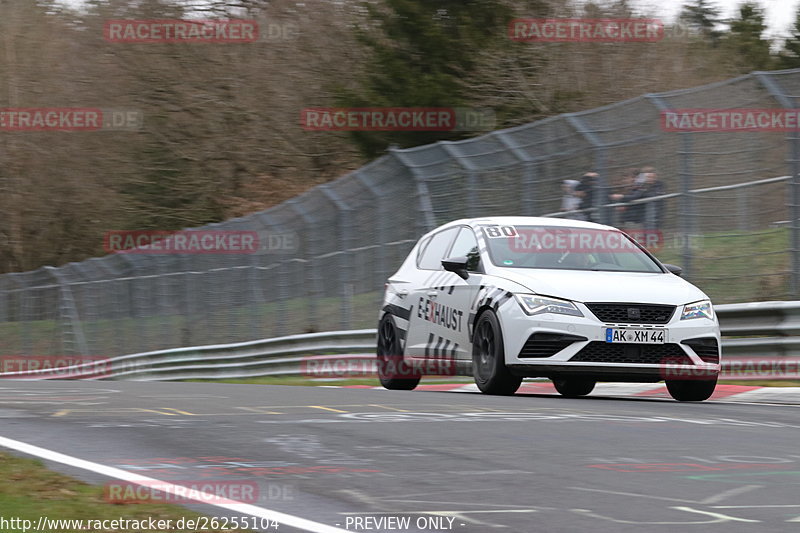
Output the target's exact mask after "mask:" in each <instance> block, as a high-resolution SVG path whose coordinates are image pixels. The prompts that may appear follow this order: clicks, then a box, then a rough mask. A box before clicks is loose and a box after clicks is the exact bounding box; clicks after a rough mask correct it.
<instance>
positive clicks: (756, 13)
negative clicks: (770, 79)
mask: <svg viewBox="0 0 800 533" xmlns="http://www.w3.org/2000/svg"><path fill="white" fill-rule="evenodd" d="M766 29H767V25H766V23H765V22H764V10H763V9H762V8H761V6H760V5H759V4H758V3H756V2H752V1H747V2H744V3H743V4H741V5H740V6H739V15H738V17H737V18H734V19H732V20H731V21H730V32H729V33H728V34H727V35H726V37H725V39H726V42H727V45H728V47H729V49H730V50H731V52H732V53H733V54H735V55H736V60H737V61H738V63H740V64H741V66H742V67H743V69H744V70H745V71H749V70H769V69H771V68H772V66H773V64H774V61H773V57H772V55H771V53H770V42H769V40H768V39H766V38H764V32H765V31H766Z"/></svg>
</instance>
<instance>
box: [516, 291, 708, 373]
mask: <svg viewBox="0 0 800 533" xmlns="http://www.w3.org/2000/svg"><path fill="white" fill-rule="evenodd" d="M574 303H575V305H576V306H577V307H578V309H579V310H580V311H581V313H583V316H582V317H576V316H567V315H560V314H554V313H543V314H539V315H534V316H530V315H527V314H526V313H525V312H524V311H523V310H522V308H521V307H520V306H519V305H516V304H514V305H508V306H506V307H505V308H504V309H503V313H501V315H500V323H501V326H502V329H503V340H504V345H505V352H506V365H507V366H508V367H509V368H510V369H511V370H512V372H514V373H516V374H519V375H524V376H529V377H552V376H556V375H573V376H593V377H596V378H599V379H603V378H606V379H609V380H613V381H659V380H662V379H704V378H705V379H710V378H713V377H714V376H716V375H717V374H718V373H719V371H720V364H719V359H718V362H717V363H712V362H706V361H704V360H703V359H702V358H701V357H700V355H698V353H697V352H696V351H695V349H694V348H693V347H691V346H690V345H689V344H685V343H684V342H685V341H690V340H692V339H711V338H713V339H716V342H717V346H718V347H721V339H720V332H719V323H718V322H717V320H716V319H707V318H695V319H690V320H681V319H680V315H681V310H682V306H680V305H679V306H677V308H676V310H675V312H674V313H673V315H672V317H671V318H670V320H669V321H668V322H667V323H666V324H658V325H651V324H635V323H626V324H622V323H610V322H604V321H602V320H600V319H598V318H597V317H596V316H595V315H594V314H593V313H592V312H591V311H590V310H589V309H588V308H587V307H586V305H584V304H582V303H579V302H574ZM642 303H643V304H646V303H645V302H642ZM620 327H630V328H644V329H650V328H653V329H656V328H662V329H664V330H665V333H666V339H665V340H666V344H665V345H658V344H654V345H645V344H636V345H625V344H614V346H613V350H615V351H617V352H620V351H622V352H625V350H628V352H636V351H637V350H640V351H639V352H638V353H645V352H647V355H648V357H646V358H643V359H647V360H648V362H640V361H639V362H630V361H628V362H604V361H600V360H596V359H595V360H593V357H592V355H591V354H593V353H596V352H597V351H598V350H599V351H601V352H602V351H604V350H603V349H604V348H608V349H609V350H611V349H612V347H611V346H609V345H608V343H606V329H607V328H620ZM535 333H544V334H555V335H570V336H576V337H580V338H583V339H585V340H576V341H574V342H572V343H571V344H569V345H568V346H566V347H565V348H563V349H561V350H560V351H557V352H556V353H555V354H554V355H551V356H549V357H524V356H523V357H520V355H521V354H520V352H521V351H522V349H523V347H524V346H525V344H526V342H527V341H528V339H529V338H530V337H531V336H532V335H533V334H535ZM599 343H602V344H599ZM590 344H592V346H591V347H589V345H590ZM667 345H669V346H667ZM624 346H632V348H621V347H624ZM587 347H588V348H587ZM637 347H638V348H637ZM584 349H586V351H583V350H584ZM606 351H607V350H606ZM720 351H721V350H720V349H719V348H718V351H717V353H718V354H719V352H720ZM626 353H627V352H626ZM660 353H668V354H669V355H665V356H664V357H661V356H660V355H659V354H660ZM587 354H588V355H587ZM574 358H575V359H581V360H580V361H579V360H573V359H574ZM612 358H613V357H612ZM587 359H588V360H587ZM600 359H602V358H600ZM629 359H631V360H636V359H637V358H636V357H633V358H629Z"/></svg>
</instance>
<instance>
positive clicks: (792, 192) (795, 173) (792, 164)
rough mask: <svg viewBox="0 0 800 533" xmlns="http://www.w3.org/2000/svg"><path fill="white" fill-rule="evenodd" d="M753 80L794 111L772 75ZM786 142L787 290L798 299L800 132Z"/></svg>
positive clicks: (792, 133) (788, 136)
mask: <svg viewBox="0 0 800 533" xmlns="http://www.w3.org/2000/svg"><path fill="white" fill-rule="evenodd" d="M753 75H754V76H755V78H756V79H757V80H758V81H759V82H760V83H761V85H763V86H764V88H765V89H766V90H767V92H768V93H769V94H770V96H772V97H773V98H774V99H775V100H776V101H777V102H778V104H780V105H781V106H782V107H784V108H786V109H796V108H797V106H796V105H795V101H794V97H789V96H787V95H786V94H785V93H784V92H783V90H782V89H781V87H780V85H778V83H777V82H775V80H774V79H772V75H770V74H769V73H767V72H754V73H753ZM786 141H787V142H788V143H789V157H788V158H787V161H786V162H787V163H789V172H791V176H792V179H791V180H790V181H789V191H788V193H789V194H787V195H786V197H787V199H788V202H789V205H788V207H789V216H790V217H791V221H790V228H791V229H790V231H791V236H790V239H791V241H790V242H791V245H790V246H791V250H790V254H791V257H792V259H791V264H792V274H791V282H790V284H789V285H790V288H789V293H790V294H789V295H790V297H792V298H798V297H800V132H798V131H797V130H796V129H795V130H794V131H791V130H790V131H789V132H787V134H786Z"/></svg>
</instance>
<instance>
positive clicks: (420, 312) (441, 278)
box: [405, 227, 461, 357]
mask: <svg viewBox="0 0 800 533" xmlns="http://www.w3.org/2000/svg"><path fill="white" fill-rule="evenodd" d="M460 229H461V228H460V227H452V228H447V229H444V230H442V231H440V232H438V233H435V234H434V235H433V236H431V238H430V239H429V240H428V243H427V245H426V246H425V247H424V248H423V249H420V251H419V255H418V256H417V272H416V275H415V276H414V277H415V280H414V283H413V286H412V287H409V295H408V296H409V298H410V300H411V316H410V317H409V330H408V336H407V338H406V350H405V353H406V355H408V356H411V357H427V356H428V355H429V354H431V353H432V351H431V350H432V344H434V341H433V340H432V339H436V336H437V334H439V333H441V330H442V329H443V328H442V326H441V325H439V324H437V323H436V320H437V319H438V320H439V321H441V320H442V318H441V310H442V308H441V307H438V304H439V302H438V299H439V290H438V289H437V288H436V287H438V286H439V285H440V284H444V282H445V281H446V280H448V279H450V278H449V274H451V273H450V272H446V271H445V270H444V268H442V259H444V257H445V254H446V253H447V252H449V251H450V247H451V245H452V244H453V240H454V239H455V238H456V235H457V234H458V232H459V230H460ZM452 275H453V276H455V277H458V276H456V275H455V274H452ZM437 308H438V312H437ZM451 342H452V341H451Z"/></svg>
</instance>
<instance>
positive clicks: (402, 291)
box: [397, 289, 408, 298]
mask: <svg viewBox="0 0 800 533" xmlns="http://www.w3.org/2000/svg"><path fill="white" fill-rule="evenodd" d="M397 295H398V296H399V297H400V298H405V297H406V296H408V289H397Z"/></svg>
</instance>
